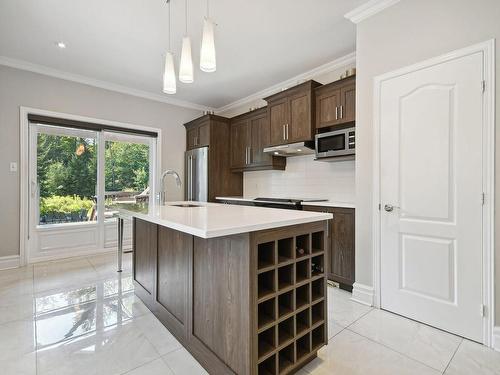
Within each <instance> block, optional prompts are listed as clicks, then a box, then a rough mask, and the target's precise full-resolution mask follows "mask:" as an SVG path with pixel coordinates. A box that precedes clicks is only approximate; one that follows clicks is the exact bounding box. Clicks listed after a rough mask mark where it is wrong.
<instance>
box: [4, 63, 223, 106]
mask: <svg viewBox="0 0 500 375" xmlns="http://www.w3.org/2000/svg"><path fill="white" fill-rule="evenodd" d="M0 65H4V66H8V67H11V68H15V69H20V70H26V71H29V72H32V73H38V74H42V75H46V76H50V77H54V78H59V79H63V80H66V81H71V82H77V83H82V84H84V85H88V86H93V87H98V88H100V89H105V90H109V91H115V92H119V93H121V94H126V95H131V96H136V97H139V98H143V99H149V100H153V101H156V102H161V103H166V104H171V105H175V106H179V107H184V108H189V109H196V110H199V111H209V110H214V108H211V107H207V106H204V105H200V104H196V103H191V102H188V101H185V100H179V99H175V98H172V97H165V96H164V95H161V94H156V93H152V92H148V91H144V90H138V89H133V88H131V87H126V86H122V85H118V84H115V83H111V82H107V81H101V80H98V79H94V78H90V77H86V76H82V75H79V74H74V73H69V72H65V71H62V70H58V69H53V68H50V67H48V66H44V65H38V64H33V63H30V62H28V61H24V60H18V59H13V58H10V57H6V56H0Z"/></svg>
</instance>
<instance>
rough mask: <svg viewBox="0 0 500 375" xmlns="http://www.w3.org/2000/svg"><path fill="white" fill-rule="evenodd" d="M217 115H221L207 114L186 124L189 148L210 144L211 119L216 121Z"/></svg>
mask: <svg viewBox="0 0 500 375" xmlns="http://www.w3.org/2000/svg"><path fill="white" fill-rule="evenodd" d="M217 117H220V116H215V115H206V116H203V117H200V118H198V119H196V120H193V121H191V122H189V123H187V124H185V125H184V126H185V127H186V142H187V149H188V150H191V149H193V148H197V147H204V146H208V145H209V142H210V121H214V119H215V118H217ZM220 118H223V117H220ZM225 120H226V121H227V119H225Z"/></svg>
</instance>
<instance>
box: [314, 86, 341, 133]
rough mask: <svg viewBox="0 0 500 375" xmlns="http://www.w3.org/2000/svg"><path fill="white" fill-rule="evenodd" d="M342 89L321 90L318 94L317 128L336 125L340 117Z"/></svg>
mask: <svg viewBox="0 0 500 375" xmlns="http://www.w3.org/2000/svg"><path fill="white" fill-rule="evenodd" d="M339 107H340V90H339V89H331V90H323V91H319V90H318V93H317V95H316V128H323V127H327V126H332V125H336V124H338V123H339V122H340V119H339Z"/></svg>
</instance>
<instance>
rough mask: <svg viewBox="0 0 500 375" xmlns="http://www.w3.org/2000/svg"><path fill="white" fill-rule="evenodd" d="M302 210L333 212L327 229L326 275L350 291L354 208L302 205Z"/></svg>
mask: <svg viewBox="0 0 500 375" xmlns="http://www.w3.org/2000/svg"><path fill="white" fill-rule="evenodd" d="M304 210H306V211H316V212H329V213H331V214H333V219H331V220H330V223H329V231H328V232H329V236H328V262H327V270H326V271H327V276H328V279H329V280H332V281H335V282H337V283H339V284H340V287H341V288H342V289H345V290H348V291H350V292H351V291H352V285H353V284H354V280H355V273H354V262H355V258H354V255H355V248H354V218H355V210H354V208H341V207H322V206H304Z"/></svg>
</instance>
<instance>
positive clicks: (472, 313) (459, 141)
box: [380, 52, 483, 342]
mask: <svg viewBox="0 0 500 375" xmlns="http://www.w3.org/2000/svg"><path fill="white" fill-rule="evenodd" d="M482 80H483V55H482V53H481V52H478V53H475V54H471V55H467V56H464V57H461V58H457V59H454V60H451V61H447V62H444V63H440V64H437V65H433V66H430V67H427V68H425V69H419V70H415V71H413V72H410V73H407V74H404V75H400V76H397V77H395V78H392V79H389V80H387V81H384V82H383V83H382V85H381V91H380V93H381V96H380V168H381V169H380V193H381V194H380V202H381V233H380V241H381V242H380V244H381V250H380V251H381V279H380V282H381V307H382V308H383V309H386V310H389V311H392V312H395V313H398V314H401V315H404V316H407V317H409V318H412V319H415V320H418V321H421V322H424V323H427V324H430V325H432V326H435V327H438V328H441V329H444V330H447V331H449V332H452V333H455V334H458V335H461V336H464V337H467V338H470V339H473V340H476V341H481V342H482V341H483V335H482V327H483V317H482V209H483V206H482V204H483V203H482V197H483V191H482V170H483V168H482V129H483V126H482V122H483V118H482V108H483V107H482V101H483V90H482Z"/></svg>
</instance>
